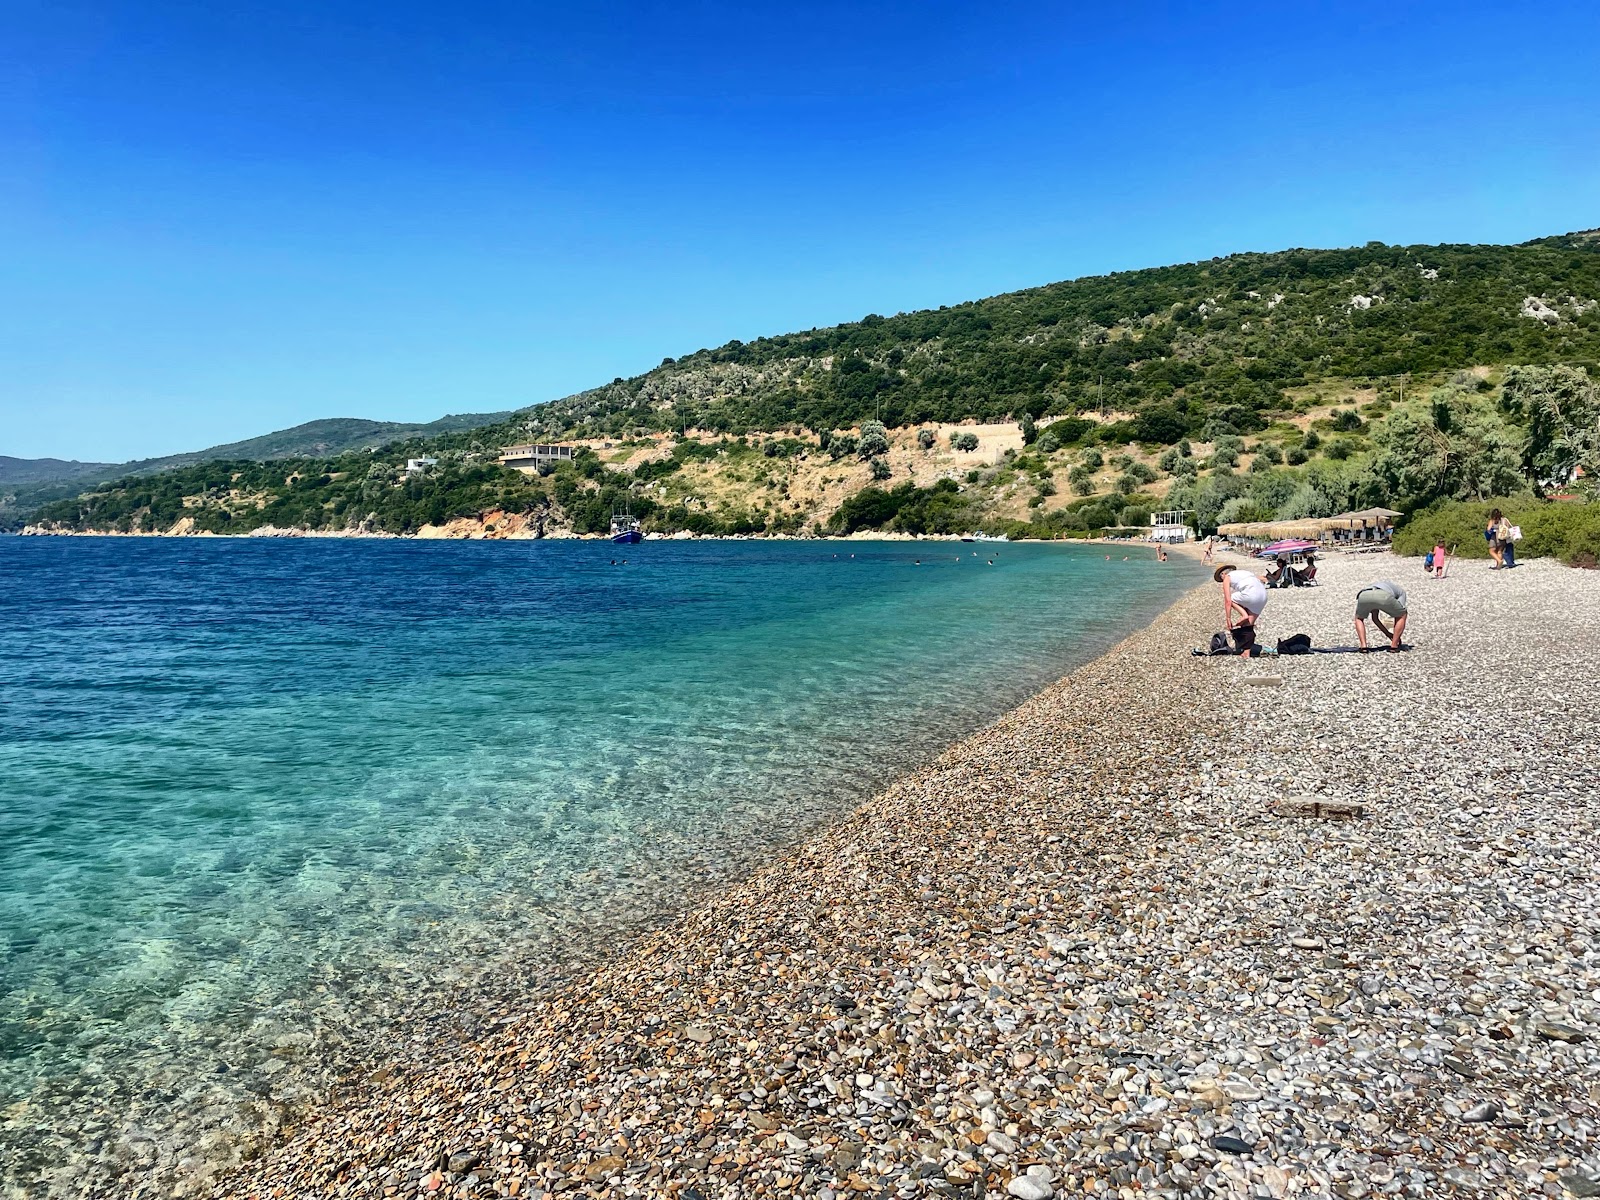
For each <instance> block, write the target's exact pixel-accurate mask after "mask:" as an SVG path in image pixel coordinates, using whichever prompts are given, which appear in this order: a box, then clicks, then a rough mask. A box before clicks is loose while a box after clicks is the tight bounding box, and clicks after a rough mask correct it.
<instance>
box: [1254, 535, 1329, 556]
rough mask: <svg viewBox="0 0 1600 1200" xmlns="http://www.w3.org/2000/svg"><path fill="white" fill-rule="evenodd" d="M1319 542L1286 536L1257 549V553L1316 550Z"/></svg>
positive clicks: (1288, 552)
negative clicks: (1279, 540)
mask: <svg viewBox="0 0 1600 1200" xmlns="http://www.w3.org/2000/svg"><path fill="white" fill-rule="evenodd" d="M1316 548H1317V544H1316V543H1315V542H1313V541H1310V540H1308V539H1307V538H1284V539H1283V540H1282V541H1281V542H1273V543H1272V544H1271V545H1267V546H1263V547H1261V549H1259V550H1257V551H1256V553H1257V554H1299V553H1300V552H1302V551H1305V550H1315V549H1316Z"/></svg>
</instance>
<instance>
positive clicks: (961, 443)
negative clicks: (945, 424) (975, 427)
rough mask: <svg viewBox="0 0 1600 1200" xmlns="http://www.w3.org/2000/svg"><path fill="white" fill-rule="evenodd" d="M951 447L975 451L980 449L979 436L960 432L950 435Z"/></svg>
mask: <svg viewBox="0 0 1600 1200" xmlns="http://www.w3.org/2000/svg"><path fill="white" fill-rule="evenodd" d="M950 445H951V446H952V447H953V448H954V449H956V450H963V451H968V452H970V451H973V450H976V449H977V448H978V435H977V434H975V433H968V432H966V431H964V430H963V431H958V432H956V433H952V434H951V435H950Z"/></svg>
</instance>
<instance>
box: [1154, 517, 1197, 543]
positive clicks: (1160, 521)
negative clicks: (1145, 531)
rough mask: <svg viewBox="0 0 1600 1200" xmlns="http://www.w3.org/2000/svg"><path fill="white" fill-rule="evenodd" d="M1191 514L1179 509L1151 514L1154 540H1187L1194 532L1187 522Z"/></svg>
mask: <svg viewBox="0 0 1600 1200" xmlns="http://www.w3.org/2000/svg"><path fill="white" fill-rule="evenodd" d="M1188 516H1189V514H1188V513H1186V512H1183V511H1181V510H1179V509H1172V510H1170V511H1168V512H1156V513H1151V514H1150V540H1151V541H1152V542H1187V541H1188V540H1189V539H1190V538H1191V537H1192V536H1193V534H1192V533H1191V532H1190V531H1189V526H1188V524H1187V520H1188Z"/></svg>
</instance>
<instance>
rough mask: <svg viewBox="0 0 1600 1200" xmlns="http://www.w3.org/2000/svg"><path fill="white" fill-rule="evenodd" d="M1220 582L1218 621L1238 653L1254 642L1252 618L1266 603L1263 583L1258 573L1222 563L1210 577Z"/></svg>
mask: <svg viewBox="0 0 1600 1200" xmlns="http://www.w3.org/2000/svg"><path fill="white" fill-rule="evenodd" d="M1212 578H1213V579H1215V580H1216V581H1217V582H1218V583H1220V584H1221V585H1222V623H1223V628H1225V629H1226V630H1227V631H1228V632H1229V633H1230V634H1231V635H1232V636H1233V644H1234V647H1235V649H1237V650H1238V651H1239V652H1240V653H1241V654H1246V653H1249V651H1250V650H1251V649H1252V648H1253V647H1254V646H1255V643H1256V621H1257V619H1258V618H1259V617H1260V616H1261V610H1262V609H1264V608H1266V606H1267V585H1266V583H1265V582H1264V581H1263V580H1262V578H1261V576H1259V575H1252V574H1251V573H1250V572H1249V571H1241V570H1239V569H1238V568H1237V567H1234V566H1229V565H1223V566H1220V567H1218V568H1217V570H1216V574H1214V575H1213V576H1212Z"/></svg>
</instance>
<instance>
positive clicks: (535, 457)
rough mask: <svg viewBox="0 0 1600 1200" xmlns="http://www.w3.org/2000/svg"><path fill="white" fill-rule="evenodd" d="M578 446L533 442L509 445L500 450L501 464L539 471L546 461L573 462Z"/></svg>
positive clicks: (518, 468) (517, 468)
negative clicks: (522, 444)
mask: <svg viewBox="0 0 1600 1200" xmlns="http://www.w3.org/2000/svg"><path fill="white" fill-rule="evenodd" d="M576 452H577V447H576V446H556V445H542V444H532V443H530V444H529V445H526V446H507V447H506V448H505V449H504V450H502V451H501V452H500V464H501V465H502V466H506V467H513V468H515V469H516V470H518V471H528V472H533V471H537V470H538V469H539V468H540V467H542V466H544V465H545V464H546V463H564V462H571V461H572V456H573V455H574V454H575V453H576Z"/></svg>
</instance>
